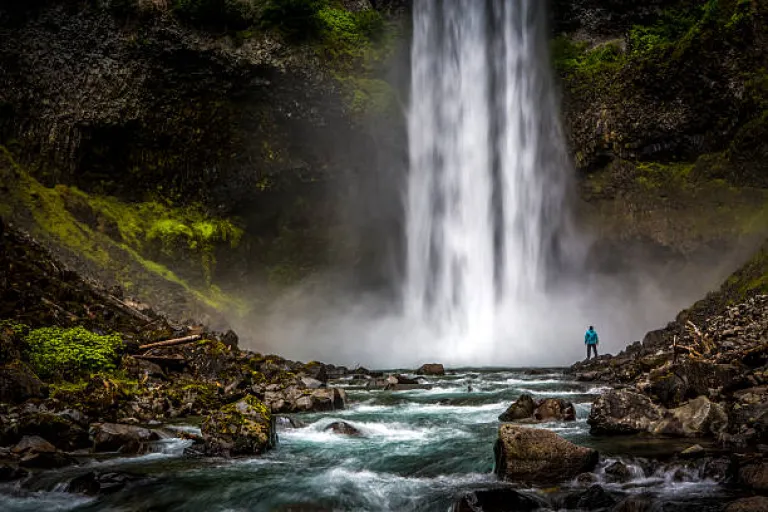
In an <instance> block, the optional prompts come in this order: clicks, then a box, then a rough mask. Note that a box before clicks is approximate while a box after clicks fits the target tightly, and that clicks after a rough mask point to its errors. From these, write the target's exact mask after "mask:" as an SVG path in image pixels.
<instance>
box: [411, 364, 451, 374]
mask: <svg viewBox="0 0 768 512" xmlns="http://www.w3.org/2000/svg"><path fill="white" fill-rule="evenodd" d="M416 375H445V368H444V367H443V365H442V364H440V363H428V364H423V365H421V368H419V369H418V370H416Z"/></svg>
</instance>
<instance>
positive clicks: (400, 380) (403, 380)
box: [387, 375, 421, 385]
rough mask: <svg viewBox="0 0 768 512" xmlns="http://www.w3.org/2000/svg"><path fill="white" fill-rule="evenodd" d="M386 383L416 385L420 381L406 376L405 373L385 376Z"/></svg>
mask: <svg viewBox="0 0 768 512" xmlns="http://www.w3.org/2000/svg"><path fill="white" fill-rule="evenodd" d="M387 383H388V384H392V385H398V384H409V385H418V384H421V382H419V381H418V379H411V378H410V377H406V376H405V375H390V376H389V377H387Z"/></svg>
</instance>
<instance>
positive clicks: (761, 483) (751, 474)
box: [738, 461, 768, 492]
mask: <svg viewBox="0 0 768 512" xmlns="http://www.w3.org/2000/svg"><path fill="white" fill-rule="evenodd" d="M738 482H739V484H741V485H743V486H744V487H748V488H750V489H753V490H755V491H758V492H768V462H762V461H757V462H754V463H749V464H745V465H743V466H742V467H740V468H739V470H738Z"/></svg>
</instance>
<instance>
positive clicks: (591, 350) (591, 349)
mask: <svg viewBox="0 0 768 512" xmlns="http://www.w3.org/2000/svg"><path fill="white" fill-rule="evenodd" d="M593 351H594V353H595V358H597V343H595V344H594V345H587V359H589V354H590V353H591V352H593Z"/></svg>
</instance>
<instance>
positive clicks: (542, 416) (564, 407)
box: [533, 398, 576, 421]
mask: <svg viewBox="0 0 768 512" xmlns="http://www.w3.org/2000/svg"><path fill="white" fill-rule="evenodd" d="M533 417H534V419H535V420H536V421H576V408H575V407H574V406H573V404H572V403H571V402H567V401H565V400H563V399H562V398H547V399H545V400H542V401H541V402H539V404H538V405H537V407H536V410H535V411H534V412H533Z"/></svg>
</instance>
